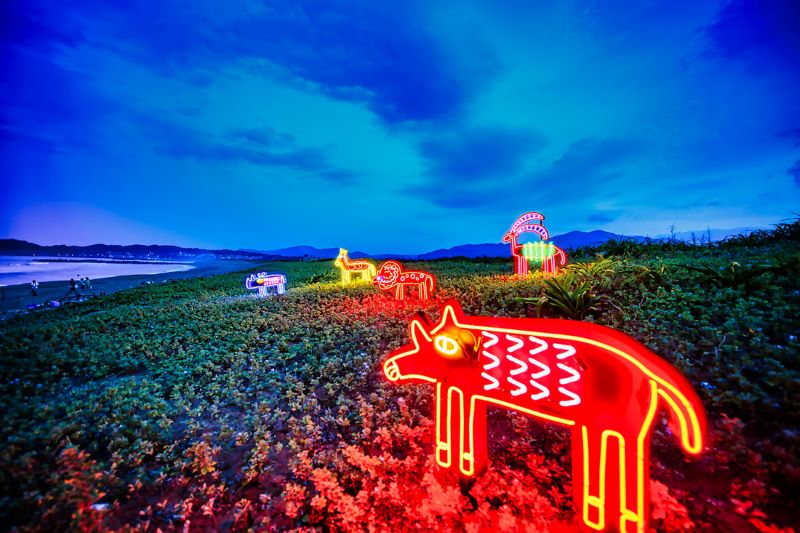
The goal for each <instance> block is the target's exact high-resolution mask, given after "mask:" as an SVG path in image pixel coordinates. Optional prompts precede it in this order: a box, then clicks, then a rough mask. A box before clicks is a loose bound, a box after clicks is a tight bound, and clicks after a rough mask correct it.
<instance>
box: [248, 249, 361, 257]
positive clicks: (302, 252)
mask: <svg viewBox="0 0 800 533" xmlns="http://www.w3.org/2000/svg"><path fill="white" fill-rule="evenodd" d="M243 251H247V252H258V253H263V254H269V255H280V256H284V257H311V258H314V259H335V258H336V256H338V255H339V249H338V248H314V247H313V246H290V247H289V248H278V249H277V250H264V251H260V252H259V251H258V250H243ZM347 256H348V257H374V256H370V255H369V254H367V253H364V252H359V251H358V250H355V251H353V250H348V252H347Z"/></svg>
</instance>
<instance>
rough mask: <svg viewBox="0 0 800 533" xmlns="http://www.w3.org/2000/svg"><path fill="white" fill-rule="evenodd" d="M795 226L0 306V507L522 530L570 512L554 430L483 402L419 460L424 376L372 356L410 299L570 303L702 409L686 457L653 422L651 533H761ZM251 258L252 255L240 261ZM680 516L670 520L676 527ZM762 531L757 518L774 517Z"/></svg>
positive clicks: (791, 342)
mask: <svg viewBox="0 0 800 533" xmlns="http://www.w3.org/2000/svg"><path fill="white" fill-rule="evenodd" d="M799 233H800V232H799V231H798V223H797V222H795V223H793V224H787V225H782V226H779V227H778V228H777V229H776V230H775V231H774V232H761V233H759V234H756V235H754V236H748V237H741V238H737V239H731V240H729V241H728V242H725V243H721V244H719V245H713V246H707V245H706V246H690V245H685V244H681V243H650V244H648V243H633V242H627V241H626V242H622V243H620V242H611V243H608V244H607V245H604V246H603V247H599V248H592V249H588V248H587V249H583V250H579V251H577V252H575V253H573V254H572V257H571V259H572V260H573V261H577V262H576V263H574V264H573V265H571V266H570V267H569V268H568V269H567V271H566V272H565V273H564V274H562V275H560V276H559V277H557V278H555V279H544V278H541V277H538V276H533V277H532V278H531V279H529V280H526V281H518V280H515V279H513V278H512V276H511V260H510V259H508V260H497V261H495V260H482V261H468V260H442V261H434V262H429V263H425V264H414V263H409V264H408V265H407V266H408V268H424V269H426V270H429V271H431V272H433V273H434V274H436V276H437V278H438V284H439V288H440V289H439V292H438V293H437V294H436V299H435V300H432V301H429V302H425V303H419V302H417V301H415V300H411V301H408V302H395V301H394V300H392V299H391V297H390V295H388V294H383V293H380V292H378V291H377V289H375V288H374V287H372V286H369V285H364V286H360V287H357V288H352V289H343V288H341V287H340V286H339V285H338V284H337V283H336V280H337V279H338V274H337V272H336V271H335V270H333V268H332V263H331V262H317V263H313V262H312V263H309V262H303V263H300V262H298V263H272V264H268V265H260V266H262V267H263V269H264V270H268V271H270V272H276V271H277V272H284V273H286V274H287V276H288V278H289V288H290V291H289V293H288V294H287V295H286V296H284V297H279V298H271V299H264V300H259V299H257V298H255V297H254V296H253V295H252V294H251V293H248V292H247V291H245V290H244V289H243V286H242V279H243V274H242V273H235V274H227V275H222V276H217V277H213V278H206V279H193V280H183V281H178V282H173V283H169V284H164V285H159V286H155V285H151V286H145V287H141V288H137V289H132V290H129V291H124V292H120V293H115V294H111V295H109V296H107V297H104V298H100V299H96V300H92V301H89V302H86V303H84V304H79V305H72V306H68V307H65V308H61V309H56V310H43V311H40V312H36V313H33V314H30V315H27V316H20V317H16V318H13V319H10V320H7V321H4V322H2V323H0V334H2V339H1V340H0V353H2V356H1V357H2V360H1V363H2V364H0V417H1V418H0V488H1V489H2V490H0V523H2V524H3V525H6V526H9V527H13V526H15V525H16V526H17V527H19V528H21V529H22V530H31V531H45V530H63V529H67V528H70V527H71V528H80V529H86V530H92V529H94V530H103V529H110V530H119V529H125V528H127V527H133V528H139V529H141V530H148V531H155V529H156V528H161V529H162V530H164V531H167V530H179V529H182V528H184V527H186V526H187V525H188V526H190V527H191V528H192V529H193V530H194V528H198V529H203V528H205V529H232V530H236V531H238V530H246V529H247V528H250V527H256V528H259V527H263V526H269V525H272V526H274V527H276V528H278V529H291V528H303V527H307V528H322V529H360V528H362V527H363V528H366V524H371V525H372V527H374V528H375V529H376V530H381V531H386V530H390V529H396V528H398V527H407V528H418V529H422V530H449V529H457V530H470V531H474V530H477V529H478V528H481V527H483V528H493V529H496V530H500V529H503V530H512V529H514V528H515V527H516V528H528V529H531V530H543V529H545V528H547V527H554V526H555V525H556V524H558V523H568V522H570V521H571V520H572V519H573V513H572V510H571V485H570V483H571V481H570V474H569V472H570V451H569V450H570V446H569V435H568V433H567V432H566V431H565V430H562V429H560V428H557V427H553V426H547V425H544V424H542V423H541V422H540V421H538V420H532V419H530V418H528V417H525V416H522V415H518V414H514V413H510V412H507V411H503V410H496V409H490V410H489V414H490V421H489V431H490V437H489V442H490V443H491V444H490V460H491V461H492V466H491V467H490V471H489V473H488V474H487V475H486V476H484V477H483V478H481V479H479V480H478V481H477V482H476V483H475V484H474V485H473V486H471V487H462V488H459V487H458V485H457V484H456V485H453V484H451V483H448V482H446V480H442V479H440V478H439V476H438V475H435V469H434V467H433V465H432V443H431V435H430V430H431V424H432V422H431V414H432V413H431V411H432V403H431V402H432V396H433V395H432V392H431V390H429V388H427V387H425V386H404V387H397V386H393V385H389V384H387V383H385V381H384V379H383V378H382V375H381V370H380V362H381V361H382V360H383V358H384V357H385V356H386V355H387V354H388V352H389V351H390V350H392V349H393V348H395V347H397V346H400V345H402V344H405V343H406V342H407V324H408V322H409V317H410V316H411V315H412V314H413V313H414V312H416V311H417V310H424V311H426V312H428V313H429V314H431V315H438V309H439V307H440V305H441V303H442V302H443V301H444V300H446V299H448V298H451V297H454V298H457V299H458V300H459V301H460V302H461V303H462V306H463V308H464V310H465V312H467V313H469V314H485V315H503V316H525V315H528V316H537V315H538V316H547V317H571V318H583V319H586V320H590V321H594V322H598V323H602V324H605V325H608V326H611V327H614V328H617V329H619V330H622V331H624V332H626V333H628V334H630V335H632V336H634V337H635V338H637V339H638V340H639V341H641V342H643V343H644V344H645V345H647V346H648V347H649V348H650V349H652V350H653V351H654V352H656V353H658V354H660V355H661V356H662V357H664V358H665V359H667V360H669V361H670V362H672V363H673V364H675V365H676V366H677V367H678V368H679V369H680V370H681V371H682V372H684V373H685V374H686V375H687V376H688V377H689V379H690V381H691V382H692V383H693V384H694V386H695V388H696V389H697V390H698V392H699V393H700V395H701V397H702V399H703V401H704V403H705V405H706V408H707V411H708V415H709V435H708V442H709V446H708V451H707V453H706V454H705V455H704V456H703V457H701V458H700V459H697V460H690V461H687V460H685V458H684V456H683V455H682V453H681V452H680V450H679V449H678V446H677V443H676V442H675V441H674V438H672V437H671V436H670V435H669V433H668V430H667V427H666V425H665V424H660V423H659V424H657V426H656V428H655V430H654V434H653V446H652V448H653V453H652V457H653V468H652V476H653V479H654V482H653V487H652V488H653V490H652V492H653V505H654V509H653V518H654V524H653V525H654V527H656V529H657V530H659V531H680V530H682V528H683V529H685V528H691V527H696V528H699V529H705V530H713V531H720V530H738V531H780V529H778V527H789V526H793V527H797V525H798V518H797V517H798V515H799V511H800V509H798V505H797V502H796V495H797V494H800V458H799V457H798V455H800V453H799V452H800V446H798V442H800V439H798V435H799V434H800V358H799V357H798V353H799V352H800V350H798V348H800V341H798V335H800V276H799V275H798V274H800V268H798V264H799V263H800V262H798V257H800V255H799V254H800V242H798V241H799V239H798V234H799ZM258 268H259V266H256V267H254V268H253V270H257V269H258ZM690 524H693V526H691V525H690ZM776 525H777V526H776Z"/></svg>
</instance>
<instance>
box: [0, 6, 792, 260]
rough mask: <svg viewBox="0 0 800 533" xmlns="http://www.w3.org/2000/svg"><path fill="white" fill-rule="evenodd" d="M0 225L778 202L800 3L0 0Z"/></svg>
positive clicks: (328, 243) (154, 232) (483, 220)
mask: <svg viewBox="0 0 800 533" xmlns="http://www.w3.org/2000/svg"><path fill="white" fill-rule="evenodd" d="M0 6H1V7H0V10H1V11H2V12H0V27H2V34H1V35H0V37H2V56H1V57H2V59H0V61H1V62H2V63H1V64H0V67H2V72H3V74H2V78H1V83H2V85H0V87H1V89H0V98H1V99H2V100H1V101H0V136H1V137H0V139H1V141H0V142H2V145H1V147H0V169H2V181H1V182H0V187H2V189H0V192H1V194H0V237H12V238H20V239H26V240H29V241H33V242H36V243H39V244H58V243H65V244H91V243H96V242H105V243H114V244H132V243H142V244H176V245H184V246H202V247H226V248H253V249H261V250H267V249H274V248H279V247H284V246H292V245H299V244H310V245H314V246H318V247H337V246H346V247H348V248H350V249H353V250H355V249H358V250H366V251H370V252H372V253H385V252H397V253H417V252H424V251H429V250H432V249H436V248H442V247H447V246H453V245H457V244H464V243H481V242H500V238H501V237H502V235H503V233H504V232H505V231H506V230H507V229H508V227H509V226H510V225H511V223H512V222H513V221H514V220H515V218H516V217H517V215H519V214H521V213H523V212H525V211H530V210H536V211H540V212H543V213H544V214H545V215H546V217H547V218H546V220H545V224H546V226H547V227H548V229H550V231H551V233H552V234H554V235H557V234H559V233H564V232H567V231H571V230H593V229H604V230H607V231H612V232H616V233H622V234H628V235H651V236H655V235H659V234H665V233H668V232H669V229H668V228H669V227H670V226H671V225H672V224H675V226H676V229H677V231H689V230H703V229H705V228H706V227H709V226H710V227H711V228H735V227H742V226H752V227H768V226H770V225H771V224H775V223H777V222H780V221H782V220H786V219H790V218H792V217H793V216H795V215H793V213H798V212H800V97H798V94H800V93H799V91H800V3H798V2H796V1H795V0H734V1H733V2H716V1H697V0H693V1H686V2H676V1H673V0H669V1H663V2H661V1H659V2H654V1H649V0H640V1H636V2H613V1H596V2H591V1H577V0H576V1H574V2H569V1H567V2H549V1H548V2H544V1H543V2H528V1H521V0H520V1H508V2H493V1H484V2H463V1H453V2H439V1H422V2H414V1H404V2H375V1H366V2H356V1H349V0H348V1H335V0H334V1H324V2H305V1H286V2H271V1H264V2H255V1H252V2H251V1H243V2H222V1H220V2H213V1H208V0H207V1H197V2H185V1H158V2H148V1H138V2H100V1H97V0H81V1H71V2H70V1H66V2H65V1H52V2H45V1H42V0H5V1H4V2H2V3H0Z"/></svg>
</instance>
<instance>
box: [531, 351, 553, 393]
mask: <svg viewBox="0 0 800 533" xmlns="http://www.w3.org/2000/svg"><path fill="white" fill-rule="evenodd" d="M528 339H529V340H530V341H531V342H534V343H536V344H538V345H539V346H537V347H536V348H532V349H531V350H530V351H529V353H530V354H531V355H536V354H538V353H541V352H543V351H545V350H546V349H547V342H546V341H543V340H542V339H538V338H536V337H534V336H532V335H531V336H529V337H528ZM528 361H529V362H530V363H531V364H533V365H535V366H537V367H539V371H538V372H531V379H530V384H531V385H532V386H533V387H534V388H536V389H537V390H538V391H539V392H536V393H533V394H531V400H534V401H536V400H541V399H542V398H547V397H548V396H550V389H548V388H547V387H545V386H544V385H542V384H541V383H539V382H537V381H536V380H537V379H541V378H543V377H545V376H547V375H549V374H550V367H549V366H547V365H546V364H544V363H542V362H541V361H537V360H536V359H533V358H532V357H528Z"/></svg>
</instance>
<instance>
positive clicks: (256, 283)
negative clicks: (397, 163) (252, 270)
mask: <svg viewBox="0 0 800 533" xmlns="http://www.w3.org/2000/svg"><path fill="white" fill-rule="evenodd" d="M244 286H245V287H246V288H248V289H251V290H255V289H258V295H259V296H261V297H264V296H267V294H268V293H267V289H269V288H270V287H274V288H275V294H284V293H285V292H286V276H284V275H283V274H267V273H266V272H259V273H258V274H250V276H248V277H247V278H245V280H244Z"/></svg>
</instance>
